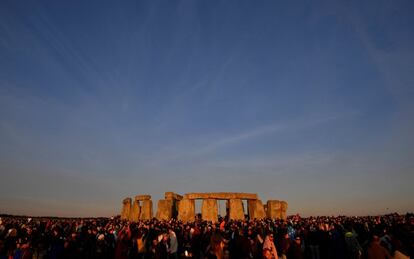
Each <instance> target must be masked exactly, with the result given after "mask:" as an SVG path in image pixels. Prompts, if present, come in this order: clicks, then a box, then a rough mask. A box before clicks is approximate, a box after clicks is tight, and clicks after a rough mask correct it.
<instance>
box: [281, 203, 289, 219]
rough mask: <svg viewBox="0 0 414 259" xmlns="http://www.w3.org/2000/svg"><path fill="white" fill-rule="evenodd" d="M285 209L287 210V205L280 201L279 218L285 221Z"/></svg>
mask: <svg viewBox="0 0 414 259" xmlns="http://www.w3.org/2000/svg"><path fill="white" fill-rule="evenodd" d="M287 208H288V204H287V202H286V201H281V202H280V218H281V219H284V220H286V218H287V213H286V211H287Z"/></svg>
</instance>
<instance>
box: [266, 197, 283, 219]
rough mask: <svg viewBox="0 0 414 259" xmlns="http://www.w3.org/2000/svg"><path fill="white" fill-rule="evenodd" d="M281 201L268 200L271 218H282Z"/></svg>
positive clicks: (268, 215) (268, 212) (268, 213)
mask: <svg viewBox="0 0 414 259" xmlns="http://www.w3.org/2000/svg"><path fill="white" fill-rule="evenodd" d="M280 206H281V205H280V201H278V200H269V201H267V217H268V218H270V219H280Z"/></svg>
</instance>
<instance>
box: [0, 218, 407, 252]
mask: <svg viewBox="0 0 414 259" xmlns="http://www.w3.org/2000/svg"><path fill="white" fill-rule="evenodd" d="M265 233H266V234H267V235H265ZM412 233H414V214H406V215H398V214H388V215H383V216H376V217H371V216H367V217H345V216H338V217H324V216H321V217H309V218H301V217H300V216H298V215H295V216H292V217H289V218H288V219H287V220H271V219H260V220H258V219H255V220H229V219H228V218H222V219H220V220H219V221H218V222H214V223H213V222H206V221H203V220H201V219H197V220H196V221H194V222H188V223H184V222H181V221H178V220H169V221H159V220H156V219H152V220H146V221H138V222H133V223H132V222H128V221H125V220H120V218H119V217H113V218H99V219H95V218H92V219H59V218H27V217H13V216H6V217H4V216H3V217H1V218H0V259H11V258H13V259H14V258H16V259H22V258H23V259H30V258H34V259H50V258H56V259H66V258H80V259H82V258H91V259H95V258H96V259H112V258H116V259H118V258H120V259H135V258H139V259H147V258H168V259H174V258H195V259H199V258H200V259H205V258H223V259H224V258H226V259H227V258H230V259H232V258H235V259H239V258H249V259H250V258H279V257H282V256H285V257H286V258H287V259H296V258H299V259H302V258H306V259H307V258H315V256H316V257H318V256H319V258H321V259H325V258H327V259H331V258H337V259H347V258H364V259H365V258H366V259H371V258H391V256H393V258H408V257H411V258H414V240H413V239H414V237H413V234H412ZM264 237H266V238H264ZM275 237H279V239H277V241H275ZM316 251H317V252H316ZM277 252H279V253H280V254H279V255H278V254H277Z"/></svg>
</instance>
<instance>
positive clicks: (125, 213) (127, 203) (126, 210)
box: [121, 198, 132, 220]
mask: <svg viewBox="0 0 414 259" xmlns="http://www.w3.org/2000/svg"><path fill="white" fill-rule="evenodd" d="M131 206H132V199H131V198H125V199H124V200H123V201H122V210H121V219H126V220H129V217H130V214H131V209H132V208H131Z"/></svg>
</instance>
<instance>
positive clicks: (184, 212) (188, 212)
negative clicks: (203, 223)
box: [178, 198, 195, 222]
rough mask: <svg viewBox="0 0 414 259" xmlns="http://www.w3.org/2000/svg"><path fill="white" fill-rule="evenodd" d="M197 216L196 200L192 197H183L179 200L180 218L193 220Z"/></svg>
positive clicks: (185, 220)
mask: <svg viewBox="0 0 414 259" xmlns="http://www.w3.org/2000/svg"><path fill="white" fill-rule="evenodd" d="M194 218H195V202H194V200H190V199H185V198H184V199H182V200H181V201H179V202H178V220H181V221H182V222H192V221H194Z"/></svg>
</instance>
